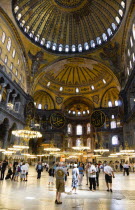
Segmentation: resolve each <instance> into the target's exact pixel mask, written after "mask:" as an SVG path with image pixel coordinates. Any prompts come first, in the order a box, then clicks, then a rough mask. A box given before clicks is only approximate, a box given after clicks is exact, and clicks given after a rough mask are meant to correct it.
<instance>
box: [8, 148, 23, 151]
mask: <svg viewBox="0 0 135 210" xmlns="http://www.w3.org/2000/svg"><path fill="white" fill-rule="evenodd" d="M8 150H11V151H20V150H21V149H20V148H8Z"/></svg>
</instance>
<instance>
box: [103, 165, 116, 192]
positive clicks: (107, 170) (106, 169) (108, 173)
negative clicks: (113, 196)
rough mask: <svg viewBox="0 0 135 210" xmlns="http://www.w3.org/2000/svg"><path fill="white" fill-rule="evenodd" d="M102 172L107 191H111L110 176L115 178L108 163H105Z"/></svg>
mask: <svg viewBox="0 0 135 210" xmlns="http://www.w3.org/2000/svg"><path fill="white" fill-rule="evenodd" d="M104 173H105V181H106V186H107V191H108V192H109V191H110V192H112V177H113V178H115V176H114V172H113V169H112V167H111V166H110V165H109V164H108V163H106V166H105V167H104Z"/></svg>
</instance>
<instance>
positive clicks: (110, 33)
mask: <svg viewBox="0 0 135 210" xmlns="http://www.w3.org/2000/svg"><path fill="white" fill-rule="evenodd" d="M107 32H108V35H109V36H111V35H112V30H111V29H110V28H108V29H107Z"/></svg>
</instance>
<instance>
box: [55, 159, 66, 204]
mask: <svg viewBox="0 0 135 210" xmlns="http://www.w3.org/2000/svg"><path fill="white" fill-rule="evenodd" d="M65 175H66V170H65V169H64V168H63V163H62V162H60V163H59V164H58V167H57V168H56V169H55V176H56V190H57V191H56V200H55V203H56V204H62V202H61V193H62V192H65V182H64V180H65Z"/></svg>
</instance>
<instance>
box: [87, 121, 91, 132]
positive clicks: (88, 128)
mask: <svg viewBox="0 0 135 210" xmlns="http://www.w3.org/2000/svg"><path fill="white" fill-rule="evenodd" d="M90 132H91V129H90V123H88V124H87V134H90Z"/></svg>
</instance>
